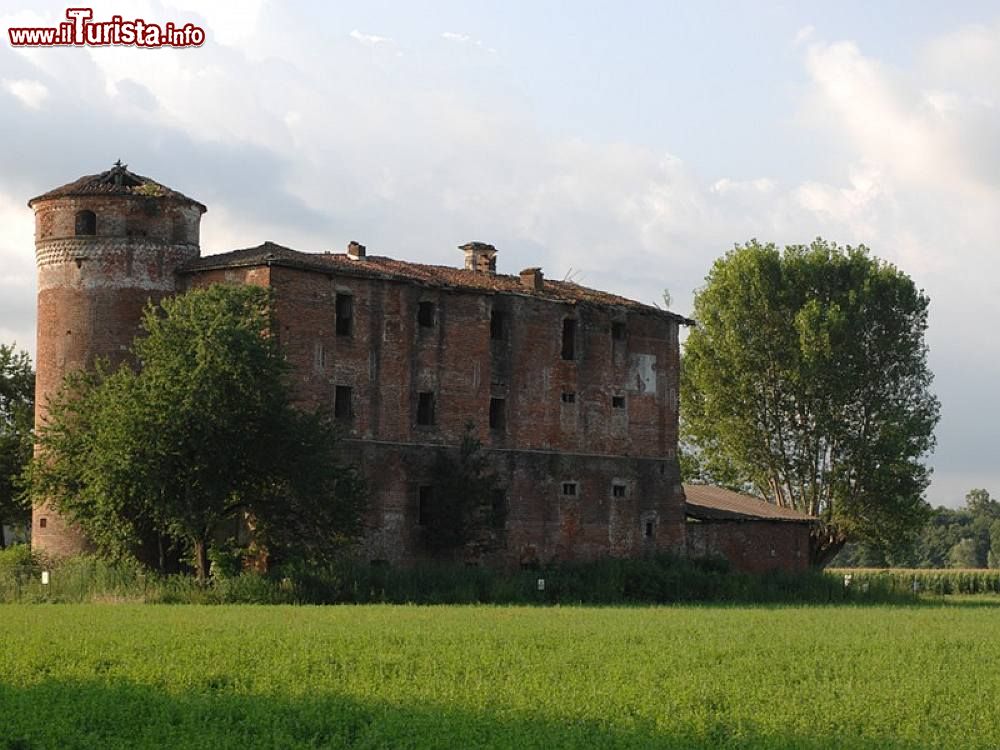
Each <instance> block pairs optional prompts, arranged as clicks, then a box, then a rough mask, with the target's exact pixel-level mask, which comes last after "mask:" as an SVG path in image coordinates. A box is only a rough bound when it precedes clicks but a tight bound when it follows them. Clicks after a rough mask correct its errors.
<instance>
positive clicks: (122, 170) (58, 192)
mask: <svg viewBox="0 0 1000 750" xmlns="http://www.w3.org/2000/svg"><path fill="white" fill-rule="evenodd" d="M96 195H129V196H139V197H146V198H173V199H174V200H178V201H184V202H186V203H192V204H194V205H196V206H198V207H199V208H200V209H201V211H202V213H204V212H205V211H207V210H208V209H206V208H205V206H204V204H202V203H199V202H198V201H196V200H194V199H192V198H188V197H187V196H186V195H184V194H183V193H179V192H177V191H176V190H173V189H171V188H168V187H167V186H166V185H161V184H160V183H159V182H157V181H156V180H151V179H149V178H148V177H143V176H142V175H141V174H136V173H135V172H130V171H129V169H128V165H127V164H122V163H121V161H117V162H115V164H114V166H113V167H111V169H109V170H108V171H107V172H101V173H100V174H89V175H84V176H83V177H81V178H79V179H78V180H74V181H73V182H70V183H67V184H65V185H63V186H61V187H57V188H55V189H54V190H49V191H48V192H47V193H42V194H41V195H38V196H35V197H34V198H32V199H31V200H30V201H28V207H29V208H31V207H32V204H33V203H35V202H36V201H45V200H51V199H53V198H69V197H73V196H96Z"/></svg>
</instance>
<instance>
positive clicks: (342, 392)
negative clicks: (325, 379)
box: [333, 385, 354, 420]
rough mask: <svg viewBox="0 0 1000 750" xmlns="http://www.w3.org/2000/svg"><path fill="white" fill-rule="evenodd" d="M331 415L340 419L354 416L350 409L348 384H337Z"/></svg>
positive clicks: (349, 388)
mask: <svg viewBox="0 0 1000 750" xmlns="http://www.w3.org/2000/svg"><path fill="white" fill-rule="evenodd" d="M333 416H334V418H336V419H341V420H349V419H350V418H351V417H353V416H354V412H353V411H352V409H351V387H350V386H349V385H338V386H337V387H336V389H335V390H334V394H333Z"/></svg>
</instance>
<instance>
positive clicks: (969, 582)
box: [827, 568, 1000, 595]
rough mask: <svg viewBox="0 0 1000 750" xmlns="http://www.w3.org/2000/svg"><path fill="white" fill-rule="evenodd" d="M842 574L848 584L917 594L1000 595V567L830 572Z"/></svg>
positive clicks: (856, 569)
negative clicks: (999, 568)
mask: <svg viewBox="0 0 1000 750" xmlns="http://www.w3.org/2000/svg"><path fill="white" fill-rule="evenodd" d="M827 572H828V573H829V574H831V575H835V576H838V577H843V578H844V580H845V581H846V582H847V586H848V587H851V586H853V587H855V588H857V587H864V586H869V587H871V586H876V587H878V588H879V589H880V590H886V591H890V592H911V593H917V594H924V593H926V594H941V595H944V594H1000V570H997V569H982V568H968V569H948V570H931V569H921V568H840V569H830V570H829V571H827Z"/></svg>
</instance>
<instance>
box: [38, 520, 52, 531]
mask: <svg viewBox="0 0 1000 750" xmlns="http://www.w3.org/2000/svg"><path fill="white" fill-rule="evenodd" d="M48 525H49V519H47V518H39V519H38V528H40V529H44V528H45V527H46V526H48Z"/></svg>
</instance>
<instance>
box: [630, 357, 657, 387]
mask: <svg viewBox="0 0 1000 750" xmlns="http://www.w3.org/2000/svg"><path fill="white" fill-rule="evenodd" d="M628 389H629V390H630V391H632V392H633V393H647V394H651V395H654V396H655V395H656V355H655V354H633V355H631V356H630V357H629V361H628Z"/></svg>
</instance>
